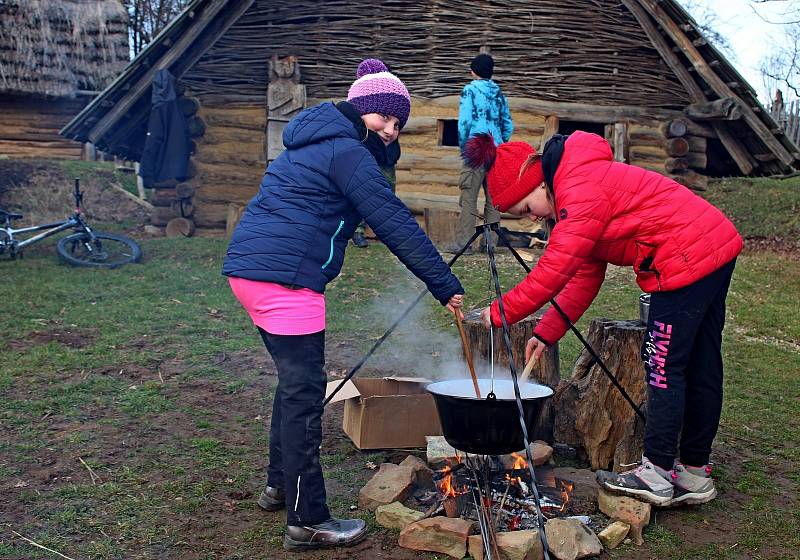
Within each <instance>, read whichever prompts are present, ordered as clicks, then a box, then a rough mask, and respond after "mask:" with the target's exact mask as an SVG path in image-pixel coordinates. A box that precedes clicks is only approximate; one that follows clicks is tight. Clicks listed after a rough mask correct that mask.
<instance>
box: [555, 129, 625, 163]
mask: <svg viewBox="0 0 800 560" xmlns="http://www.w3.org/2000/svg"><path fill="white" fill-rule="evenodd" d="M613 160H614V153H613V152H612V151H611V146H610V145H609V143H608V142H606V141H605V139H603V138H601V137H600V136H598V135H597V134H592V133H590V132H584V131H582V130H576V131H575V132H573V133H572V134H570V135H569V136H568V137H567V140H566V141H565V143H564V154H563V156H562V158H561V162H560V163H559V166H558V168H559V170H560V169H561V167H562V166H564V165H569V166H575V165H582V164H584V163H590V162H593V161H608V162H610V161H613Z"/></svg>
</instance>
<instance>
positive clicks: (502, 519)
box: [418, 453, 574, 532]
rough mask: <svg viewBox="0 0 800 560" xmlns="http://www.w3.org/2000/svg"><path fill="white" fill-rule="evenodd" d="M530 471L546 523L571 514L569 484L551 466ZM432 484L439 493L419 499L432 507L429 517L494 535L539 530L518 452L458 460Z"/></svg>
mask: <svg viewBox="0 0 800 560" xmlns="http://www.w3.org/2000/svg"><path fill="white" fill-rule="evenodd" d="M534 472H535V474H536V488H537V489H538V494H539V507H540V508H541V511H542V515H543V516H544V517H545V519H552V518H554V517H568V516H570V515H573V511H572V508H571V502H570V493H571V492H572V489H573V486H574V485H573V483H572V482H571V481H568V480H564V479H560V478H558V477H556V476H555V474H554V472H553V469H552V468H551V467H547V466H545V467H536V468H535V469H534ZM434 480H435V482H436V487H437V490H438V492H428V493H426V495H423V496H420V497H418V500H419V501H420V502H421V503H426V505H430V507H432V508H433V511H431V514H434V513H436V511H437V510H440V511H441V510H444V512H445V514H446V515H447V516H448V517H462V518H464V519H470V520H473V521H477V522H478V523H483V522H487V523H488V524H489V525H491V526H492V529H493V530H494V531H498V532H506V531H517V530H522V529H535V528H537V526H538V523H537V518H536V502H535V500H536V498H535V496H534V492H533V490H532V484H533V481H532V480H531V475H530V471H529V469H528V462H527V460H526V459H525V457H523V456H522V455H520V454H518V453H512V454H511V455H510V456H503V457H498V456H493V455H492V456H489V455H486V456H482V455H467V456H464V457H461V456H459V457H458V458H457V459H456V461H455V462H450V463H449V464H448V465H447V466H445V467H444V468H442V469H440V470H439V471H437V472H436V473H435V474H434ZM440 508H441V509H440Z"/></svg>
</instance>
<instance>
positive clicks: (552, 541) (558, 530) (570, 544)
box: [544, 519, 603, 560]
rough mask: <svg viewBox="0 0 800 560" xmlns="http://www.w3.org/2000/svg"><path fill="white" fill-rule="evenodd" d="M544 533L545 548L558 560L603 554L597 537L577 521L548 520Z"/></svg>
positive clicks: (576, 559)
mask: <svg viewBox="0 0 800 560" xmlns="http://www.w3.org/2000/svg"><path fill="white" fill-rule="evenodd" d="M544 532H545V534H546V535H547V546H548V548H550V552H552V553H553V556H555V557H556V558H558V560H578V559H579V558H589V557H590V556H597V555H598V554H600V553H601V552H603V545H602V544H600V540H599V539H598V538H597V535H595V534H594V533H593V532H592V531H591V529H589V528H588V527H587V526H586V525H584V524H583V523H581V522H580V521H579V520H577V519H550V520H548V521H547V523H545V525H544Z"/></svg>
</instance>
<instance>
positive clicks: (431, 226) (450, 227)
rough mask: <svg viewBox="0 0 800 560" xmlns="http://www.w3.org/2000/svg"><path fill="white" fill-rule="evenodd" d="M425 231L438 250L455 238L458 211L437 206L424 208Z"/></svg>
mask: <svg viewBox="0 0 800 560" xmlns="http://www.w3.org/2000/svg"><path fill="white" fill-rule="evenodd" d="M422 216H423V220H424V223H425V233H426V234H427V235H428V237H430V239H431V241H433V244H434V245H436V248H437V249H439V250H440V251H441V250H443V249H444V247H445V246H446V245H449V244H451V243H453V242H454V241H455V240H456V229H457V226H458V216H459V212H456V211H453V210H442V209H438V208H424V209H423V211H422Z"/></svg>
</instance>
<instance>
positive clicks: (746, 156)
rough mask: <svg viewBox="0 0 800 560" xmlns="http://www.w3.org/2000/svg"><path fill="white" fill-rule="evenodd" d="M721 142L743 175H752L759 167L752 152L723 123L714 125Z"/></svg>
mask: <svg viewBox="0 0 800 560" xmlns="http://www.w3.org/2000/svg"><path fill="white" fill-rule="evenodd" d="M712 126H713V127H714V131H715V132H716V133H717V136H718V137H719V140H720V142H722V145H723V146H725V149H726V150H728V154H730V156H731V157H732V158H733V161H735V162H736V165H738V166H739V170H740V171H741V172H742V174H743V175H750V173H752V172H753V170H754V169H755V168H756V167H758V162H757V161H756V160H755V159H754V158H753V156H751V155H750V151H749V150H748V149H747V148H746V147H745V146H744V144H742V142H740V141H739V139H738V138H736V136H734V135H733V133H732V132H731V131H730V130H729V129H728V127H727V126H725V125H724V124H723V123H721V122H714V123H712Z"/></svg>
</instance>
